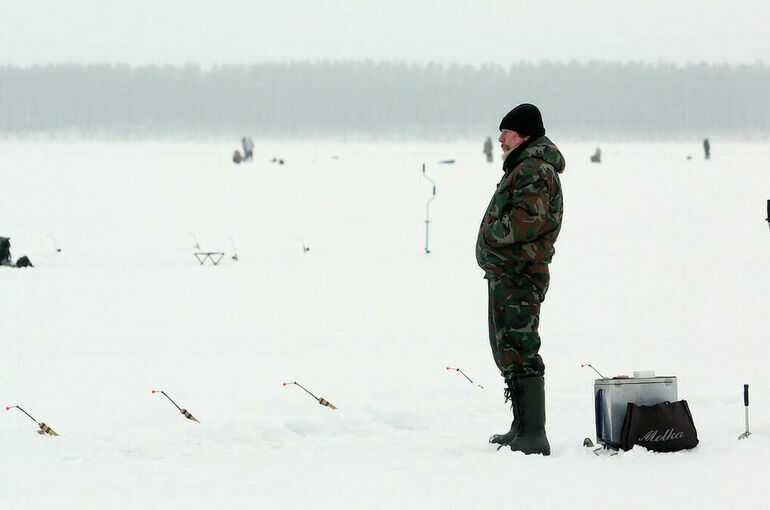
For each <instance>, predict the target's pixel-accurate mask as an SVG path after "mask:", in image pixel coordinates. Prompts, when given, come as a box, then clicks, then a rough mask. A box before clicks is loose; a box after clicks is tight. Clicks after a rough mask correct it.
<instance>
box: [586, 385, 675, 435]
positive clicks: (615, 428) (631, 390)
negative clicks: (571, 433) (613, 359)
mask: <svg viewBox="0 0 770 510" xmlns="http://www.w3.org/2000/svg"><path fill="white" fill-rule="evenodd" d="M649 374H652V375H651V376H650V377H637V375H639V376H643V375H649ZM677 400H678V398H677V389H676V377H675V376H667V377H655V372H652V371H644V372H634V377H624V376H618V377H613V378H612V379H596V380H595V381H594V406H595V412H596V440H597V441H598V442H599V443H602V444H603V445H605V446H607V447H609V448H612V449H613V450H617V449H618V448H620V432H621V430H622V429H623V420H624V418H625V417H626V408H627V407H628V403H629V402H631V403H633V404H637V405H645V406H650V405H655V404H660V403H661V402H667V401H668V402H676V401H677Z"/></svg>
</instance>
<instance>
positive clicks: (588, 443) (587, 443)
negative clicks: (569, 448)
mask: <svg viewBox="0 0 770 510" xmlns="http://www.w3.org/2000/svg"><path fill="white" fill-rule="evenodd" d="M583 446H585V447H586V448H593V447H594V446H595V445H594V442H593V441H591V438H590V437H587V438H585V439H583Z"/></svg>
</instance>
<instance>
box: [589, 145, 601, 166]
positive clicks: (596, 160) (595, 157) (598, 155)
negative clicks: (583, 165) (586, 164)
mask: <svg viewBox="0 0 770 510" xmlns="http://www.w3.org/2000/svg"><path fill="white" fill-rule="evenodd" d="M601 162H602V150H601V149H600V148H599V147H597V148H596V152H594V153H593V155H592V156H591V163H601Z"/></svg>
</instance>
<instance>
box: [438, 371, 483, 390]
mask: <svg viewBox="0 0 770 510" xmlns="http://www.w3.org/2000/svg"><path fill="white" fill-rule="evenodd" d="M446 369H447V370H454V371H455V372H460V373H461V374H463V377H465V378H466V379H468V382H470V383H472V384H475V385H476V386H478V387H479V388H481V389H482V390H483V389H484V387H483V386H482V385H480V384H479V383H475V382H473V380H472V379H471V378H470V377H468V375H467V374H466V373H465V372H463V371H462V369H459V368H454V367H446Z"/></svg>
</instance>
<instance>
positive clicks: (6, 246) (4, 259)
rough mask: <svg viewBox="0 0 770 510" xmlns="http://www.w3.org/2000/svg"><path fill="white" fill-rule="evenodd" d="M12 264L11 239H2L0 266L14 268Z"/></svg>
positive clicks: (0, 240) (0, 241) (0, 244)
mask: <svg viewBox="0 0 770 510" xmlns="http://www.w3.org/2000/svg"><path fill="white" fill-rule="evenodd" d="M12 265H13V263H12V262H11V238H10V237H0V266H12Z"/></svg>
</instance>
